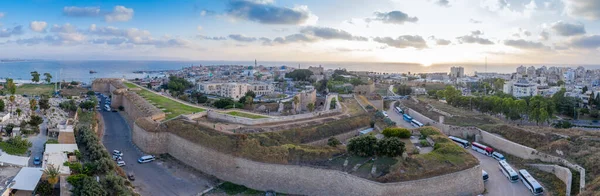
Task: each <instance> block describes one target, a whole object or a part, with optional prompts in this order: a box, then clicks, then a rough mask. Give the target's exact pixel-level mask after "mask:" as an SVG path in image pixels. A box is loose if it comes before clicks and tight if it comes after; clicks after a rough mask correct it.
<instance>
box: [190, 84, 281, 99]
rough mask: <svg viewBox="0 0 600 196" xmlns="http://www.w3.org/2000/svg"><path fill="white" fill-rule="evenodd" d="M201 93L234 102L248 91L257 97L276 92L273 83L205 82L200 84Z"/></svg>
mask: <svg viewBox="0 0 600 196" xmlns="http://www.w3.org/2000/svg"><path fill="white" fill-rule="evenodd" d="M198 91H199V92H200V93H204V94H209V95H217V96H221V97H228V98H232V99H234V100H239V99H240V98H242V97H243V96H245V95H246V92H248V91H254V93H256V95H268V94H272V93H274V92H275V87H274V86H273V84H271V83H265V82H255V83H250V84H248V83H236V82H230V83H212V82H205V83H199V84H198Z"/></svg>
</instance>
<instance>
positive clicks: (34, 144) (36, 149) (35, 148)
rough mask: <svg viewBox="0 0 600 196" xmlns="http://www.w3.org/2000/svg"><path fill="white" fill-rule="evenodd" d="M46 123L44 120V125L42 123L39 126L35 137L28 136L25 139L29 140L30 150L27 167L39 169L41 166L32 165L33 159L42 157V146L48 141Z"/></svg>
mask: <svg viewBox="0 0 600 196" xmlns="http://www.w3.org/2000/svg"><path fill="white" fill-rule="evenodd" d="M38 115H39V114H38ZM47 122H48V120H47V119H46V118H44V123H42V124H41V125H40V133H39V134H37V135H35V136H30V137H28V138H27V140H29V141H30V142H31V148H29V150H30V151H31V156H30V157H29V167H41V166H42V165H41V164H40V165H34V164H33V159H34V158H35V157H40V159H41V158H42V157H43V154H44V144H46V141H47V140H48V137H47V136H46V124H47Z"/></svg>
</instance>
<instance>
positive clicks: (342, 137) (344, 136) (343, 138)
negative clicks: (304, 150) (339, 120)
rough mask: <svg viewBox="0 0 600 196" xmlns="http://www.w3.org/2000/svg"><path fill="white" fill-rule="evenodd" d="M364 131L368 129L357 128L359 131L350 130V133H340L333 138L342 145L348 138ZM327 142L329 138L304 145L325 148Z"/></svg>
mask: <svg viewBox="0 0 600 196" xmlns="http://www.w3.org/2000/svg"><path fill="white" fill-rule="evenodd" d="M365 129H368V127H363V128H359V129H356V130H352V131H350V132H346V133H342V134H339V135H335V136H333V137H334V138H336V139H338V140H340V142H342V143H344V144H345V143H346V142H347V140H349V139H350V138H353V137H354V136H356V135H358V134H359V132H360V131H362V130H365ZM328 140H329V138H325V139H322V140H317V141H313V142H309V143H306V144H308V145H313V146H325V145H327V141H328Z"/></svg>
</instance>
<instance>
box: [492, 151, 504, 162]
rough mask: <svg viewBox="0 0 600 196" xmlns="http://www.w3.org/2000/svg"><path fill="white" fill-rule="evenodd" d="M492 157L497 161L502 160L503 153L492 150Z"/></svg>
mask: <svg viewBox="0 0 600 196" xmlns="http://www.w3.org/2000/svg"><path fill="white" fill-rule="evenodd" d="M492 157H494V159H496V160H498V161H502V160H504V159H505V158H504V155H502V154H500V153H498V152H493V153H492Z"/></svg>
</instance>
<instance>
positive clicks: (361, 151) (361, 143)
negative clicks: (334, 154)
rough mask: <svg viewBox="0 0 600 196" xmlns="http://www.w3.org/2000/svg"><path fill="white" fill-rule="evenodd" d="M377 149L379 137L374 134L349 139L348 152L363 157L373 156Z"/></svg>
mask: <svg viewBox="0 0 600 196" xmlns="http://www.w3.org/2000/svg"><path fill="white" fill-rule="evenodd" d="M376 150H377V138H375V136H373V135H370V134H369V135H363V136H359V137H355V138H352V139H350V141H348V152H350V153H351V154H354V155H358V156H361V157H367V156H373V155H375V151H376Z"/></svg>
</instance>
